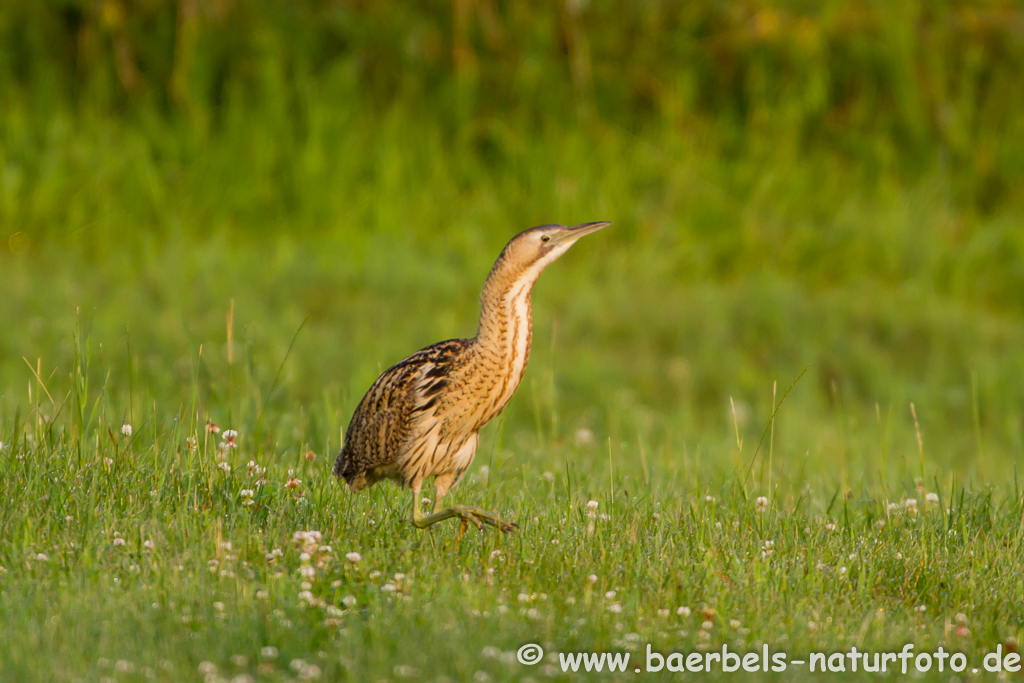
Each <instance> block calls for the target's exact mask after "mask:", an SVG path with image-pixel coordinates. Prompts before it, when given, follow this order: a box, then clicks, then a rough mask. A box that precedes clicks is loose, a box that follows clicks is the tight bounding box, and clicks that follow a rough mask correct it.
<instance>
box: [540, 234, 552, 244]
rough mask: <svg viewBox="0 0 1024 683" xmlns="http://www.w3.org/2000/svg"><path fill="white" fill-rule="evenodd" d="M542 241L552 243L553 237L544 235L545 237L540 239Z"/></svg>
mask: <svg viewBox="0 0 1024 683" xmlns="http://www.w3.org/2000/svg"><path fill="white" fill-rule="evenodd" d="M540 241H541V242H550V241H551V235H543V236H542V237H541V238H540Z"/></svg>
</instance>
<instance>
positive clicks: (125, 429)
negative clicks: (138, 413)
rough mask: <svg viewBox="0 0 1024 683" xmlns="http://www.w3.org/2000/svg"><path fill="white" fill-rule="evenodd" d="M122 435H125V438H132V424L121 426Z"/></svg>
mask: <svg viewBox="0 0 1024 683" xmlns="http://www.w3.org/2000/svg"><path fill="white" fill-rule="evenodd" d="M121 434H123V435H124V436H131V435H132V426H131V425H130V424H127V423H125V424H123V425H121Z"/></svg>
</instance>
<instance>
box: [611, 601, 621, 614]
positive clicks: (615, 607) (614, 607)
mask: <svg viewBox="0 0 1024 683" xmlns="http://www.w3.org/2000/svg"><path fill="white" fill-rule="evenodd" d="M608 611H609V612H611V613H612V614H618V613H619V612H621V611H622V605H620V604H619V603H617V602H613V603H612V604H610V605H608Z"/></svg>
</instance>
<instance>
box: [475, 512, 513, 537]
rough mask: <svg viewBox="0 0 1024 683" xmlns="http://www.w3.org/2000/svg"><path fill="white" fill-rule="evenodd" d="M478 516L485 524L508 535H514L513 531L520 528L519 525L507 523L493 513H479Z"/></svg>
mask: <svg viewBox="0 0 1024 683" xmlns="http://www.w3.org/2000/svg"><path fill="white" fill-rule="evenodd" d="M477 515H479V516H480V518H481V519H483V520H484V521H485V522H487V523H488V524H490V525H491V526H495V527H498V529H500V530H501V531H503V532H505V533H506V534H510V533H512V532H513V531H515V530H516V529H518V528H519V525H518V524H516V523H515V522H506V521H505V520H504V519H502V518H501V517H499V516H498V515H496V514H493V513H491V512H487V513H480V512H478V513H477Z"/></svg>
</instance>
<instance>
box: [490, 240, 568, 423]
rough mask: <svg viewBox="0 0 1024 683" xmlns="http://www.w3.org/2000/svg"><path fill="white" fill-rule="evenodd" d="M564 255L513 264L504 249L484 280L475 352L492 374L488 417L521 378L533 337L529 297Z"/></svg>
mask: <svg viewBox="0 0 1024 683" xmlns="http://www.w3.org/2000/svg"><path fill="white" fill-rule="evenodd" d="M567 248H568V247H566V249H567ZM564 252H565V249H554V250H552V251H550V252H548V253H547V254H545V255H543V256H542V257H541V258H539V259H537V260H535V261H533V262H532V263H516V262H515V260H514V259H512V258H510V257H509V256H508V249H506V250H505V251H503V252H502V254H501V256H499V257H498V260H497V261H496V262H495V264H494V267H493V268H492V269H491V273H490V275H489V276H488V277H487V282H486V283H485V284H484V290H483V293H482V294H481V296H480V309H481V310H480V326H479V328H478V329H477V335H476V338H475V339H474V350H475V351H476V353H477V354H478V358H480V360H481V362H482V363H483V364H485V365H487V366H489V367H490V369H492V371H493V373H489V374H492V376H493V377H494V386H493V387H491V391H490V392H489V394H490V397H491V399H492V402H490V404H489V405H488V408H489V410H488V411H487V412H488V413H490V412H491V411H492V410H493V411H494V412H493V414H497V412H499V411H500V410H501V409H502V408H503V407H504V406H505V404H506V403H508V400H509V399H510V398H512V394H513V393H515V390H516V388H517V387H518V386H519V382H520V380H521V379H522V378H523V373H524V372H525V371H526V363H527V361H528V360H529V359H530V342H531V340H532V337H533V319H532V312H531V307H530V294H531V293H532V292H533V285H534V284H535V283H536V282H537V278H538V277H540V274H541V273H542V272H543V271H544V269H545V268H546V267H547V266H548V265H550V264H551V263H553V262H554V261H555V260H556V259H557V258H558V257H559V256H561V255H562V254H563V253H564ZM491 416H493V415H490V416H488V417H487V419H490V417H491Z"/></svg>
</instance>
